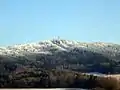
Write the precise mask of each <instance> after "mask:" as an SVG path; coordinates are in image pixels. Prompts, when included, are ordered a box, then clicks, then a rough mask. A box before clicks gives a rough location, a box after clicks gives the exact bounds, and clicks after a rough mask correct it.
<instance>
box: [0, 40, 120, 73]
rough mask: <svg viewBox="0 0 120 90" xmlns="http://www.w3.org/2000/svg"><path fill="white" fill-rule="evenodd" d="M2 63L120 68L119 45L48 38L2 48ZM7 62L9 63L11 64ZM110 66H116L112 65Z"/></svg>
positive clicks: (82, 68) (72, 67) (77, 68)
mask: <svg viewBox="0 0 120 90" xmlns="http://www.w3.org/2000/svg"><path fill="white" fill-rule="evenodd" d="M0 61H1V64H0V67H3V68H4V66H3V64H4V65H8V66H9V67H13V66H15V67H19V66H21V65H22V67H23V66H31V67H33V66H34V67H37V68H49V69H50V68H54V69H70V70H73V69H74V70H79V71H92V72H93V71H95V72H97V71H98V72H108V71H110V72H113V71H115V72H120V70H119V67H118V66H119V63H120V45H117V44H112V43H103V42H94V43H84V42H77V41H70V40H60V39H57V40H47V41H42V42H38V43H28V44H21V45H13V46H7V47H1V48H0ZM8 66H7V67H8ZM111 66H112V67H114V68H115V70H112V69H111Z"/></svg>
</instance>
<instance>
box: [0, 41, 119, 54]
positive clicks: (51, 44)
mask: <svg viewBox="0 0 120 90" xmlns="http://www.w3.org/2000/svg"><path fill="white" fill-rule="evenodd" d="M74 48H76V49H81V50H87V51H92V52H97V53H100V54H104V55H105V54H107V55H110V56H117V55H119V54H120V45H117V44H112V43H103V42H94V43H83V42H76V41H70V40H48V41H47V40H46V41H42V42H38V43H28V44H21V45H13V46H7V47H0V55H13V56H20V55H23V56H24V54H31V53H43V54H52V52H51V51H53V50H54V51H66V52H67V51H70V50H72V49H74Z"/></svg>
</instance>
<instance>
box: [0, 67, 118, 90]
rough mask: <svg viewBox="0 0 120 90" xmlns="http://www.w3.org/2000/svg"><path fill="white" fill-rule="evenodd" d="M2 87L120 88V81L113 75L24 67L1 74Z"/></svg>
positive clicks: (116, 89)
mask: <svg viewBox="0 0 120 90" xmlns="http://www.w3.org/2000/svg"><path fill="white" fill-rule="evenodd" d="M0 87H2V88H32V87H34V88H55V87H60V88H87V89H95V90H98V89H99V90H119V89H120V84H119V81H118V80H116V79H115V78H111V77H108V78H107V77H97V76H92V75H85V74H82V73H78V72H73V71H58V70H44V69H40V68H39V69H38V68H24V70H22V69H21V70H20V69H19V71H17V72H15V71H14V72H11V73H10V74H9V75H8V74H7V73H4V74H1V79H0Z"/></svg>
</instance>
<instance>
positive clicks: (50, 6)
mask: <svg viewBox="0 0 120 90" xmlns="http://www.w3.org/2000/svg"><path fill="white" fill-rule="evenodd" d="M56 36H60V37H61V38H62V39H69V40H77V41H82V42H92V41H95V42H96V41H102V42H113V43H120V0H0V45H12V44H19V43H26V42H36V41H42V40H48V39H52V38H54V37H56Z"/></svg>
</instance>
